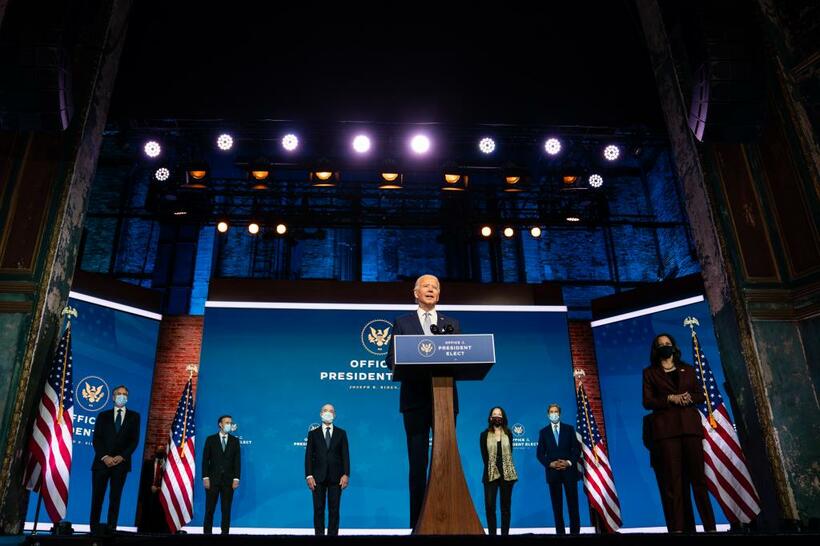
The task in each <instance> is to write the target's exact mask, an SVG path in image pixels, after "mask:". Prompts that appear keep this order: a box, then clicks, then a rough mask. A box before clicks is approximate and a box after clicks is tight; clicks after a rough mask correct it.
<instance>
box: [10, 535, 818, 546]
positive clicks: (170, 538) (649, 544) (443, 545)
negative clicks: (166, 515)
mask: <svg viewBox="0 0 820 546" xmlns="http://www.w3.org/2000/svg"><path fill="white" fill-rule="evenodd" d="M818 539H820V534H818V533H800V534H797V533H795V534H733V533H721V532H718V533H710V534H704V533H698V534H695V535H686V534H681V535H670V534H667V533H629V534H615V535H592V534H581V535H575V536H566V535H565V536H557V535H535V534H527V535H511V536H507V537H501V536H494V537H490V536H477V537H474V536H410V535H407V536H383V535H380V536H365V535H347V536H339V537H334V538H332V539H330V538H328V537H315V536H294V535H239V534H235V535H234V534H232V535H225V536H223V535H218V534H217V535H210V536H205V535H198V534H197V535H194V534H191V535H150V534H139V533H117V534H116V535H113V536H108V537H92V536H90V535H87V534H76V535H72V536H62V537H60V536H52V535H48V534H38V535H33V536H32V535H28V536H25V537H20V540H21V541H20V542H19V543H18V544H26V545H31V546H50V545H54V546H56V545H58V544H68V545H72V546H86V545H88V546H103V545H121V546H143V545H149V544H161V545H163V546H175V545H179V546H193V545H199V544H203V545H209V544H233V545H237V546H244V545H248V546H257V545H262V544H274V545H279V546H290V545H293V546H309V545H313V544H320V543H321V544H327V541H328V540H333V541H334V542H338V543H340V544H344V545H346V546H359V545H361V546H383V545H387V546H404V545H412V546H422V545H425V546H428V545H429V546H452V545H453V544H454V543H458V544H476V545H484V544H487V545H489V544H516V545H524V546H541V545H543V544H544V543H545V542H552V543H560V544H572V545H578V546H580V545H584V544H594V545H595V546H610V545H612V546H655V545H657V546H662V545H663V546H669V545H670V544H678V545H680V546H684V545H690V544H691V543H692V541H693V540H696V541H697V543H698V546H733V545H737V546H741V545H744V546H748V544H749V541H750V540H752V541H754V542H758V541H766V542H768V543H771V544H781V543H783V542H784V541H788V545H789V546H803V545H808V544H817V541H818ZM4 544H9V543H6V542H4Z"/></svg>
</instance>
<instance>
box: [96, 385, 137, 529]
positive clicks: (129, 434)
mask: <svg viewBox="0 0 820 546" xmlns="http://www.w3.org/2000/svg"><path fill="white" fill-rule="evenodd" d="M112 394H113V399H114V408H113V409H110V410H106V411H103V412H100V414H99V415H98V416H97V421H96V422H95V423H94V435H93V437H92V444H93V446H94V462H93V463H92V464H91V516H90V517H89V523H90V526H91V532H92V533H93V534H100V532H101V531H103V528H102V527H101V526H100V513H101V512H102V505H103V501H104V500H105V490H106V489H108V486H109V482H110V484H111V487H110V489H109V492H108V519H107V520H106V526H107V530H108V531H109V532H114V531H116V530H117V520H118V519H119V514H120V498H121V497H122V488H123V487H124V486H125V478H126V477H127V476H128V473H129V472H130V471H131V454H132V453H134V450H135V449H137V444H139V440H140V415H139V413H137V412H136V411H133V410H126V409H125V405H126V404H127V403H128V388H127V387H126V386H125V385H120V386H118V387H117V388H115V389H114V392H113V393H112Z"/></svg>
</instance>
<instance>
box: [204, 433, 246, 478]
mask: <svg viewBox="0 0 820 546" xmlns="http://www.w3.org/2000/svg"><path fill="white" fill-rule="evenodd" d="M241 472H242V458H241V457H240V453H239V438H237V437H236V436H234V435H232V434H228V442H227V443H226V445H225V451H222V441H221V440H220V439H219V433H216V434H212V435H210V436H208V437H207V438H206V439H205V449H203V450H202V477H203V478H209V481H210V482H211V485H229V484H231V483H233V480H234V479H237V480H238V479H239V478H240V474H241Z"/></svg>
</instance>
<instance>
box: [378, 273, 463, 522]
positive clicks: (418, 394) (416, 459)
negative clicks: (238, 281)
mask: <svg viewBox="0 0 820 546" xmlns="http://www.w3.org/2000/svg"><path fill="white" fill-rule="evenodd" d="M440 294H441V285H440V284H439V281H438V278H436V277H435V276H434V275H422V276H421V277H419V278H418V279H416V284H415V286H414V288H413V296H414V297H415V299H416V302H417V303H418V309H416V310H415V311H414V312H412V313H409V314H407V315H402V316H399V317H397V318H396V320H394V321H393V335H392V336H391V337H390V345H389V348H388V350H387V356H386V358H385V360H386V363H387V367H388V368H389V369H390V370H391V371H393V364H394V355H393V338H394V337H395V336H397V335H428V336H429V335H435V334H444V333H446V334H460V333H461V328H460V327H459V324H458V321H457V320H455V319H453V318H450V317H445V316H444V315H442V314H441V313H439V312H437V311H436V304H437V303H438V300H439V296H440ZM453 408H454V410H455V413H456V415H458V391H457V390H456V387H455V385H453ZM399 411H400V412H401V413H402V416H403V418H404V432H405V434H406V435H407V458H408V462H409V467H410V472H409V483H410V527H411V528H414V527H415V526H416V522H417V521H418V518H419V514H420V513H421V507H422V504H423V502H424V493H425V490H426V488H427V467H428V464H429V459H430V456H429V454H430V451H429V445H430V429H431V428H432V426H433V387H432V376H431V375H421V376H419V375H414V376H413V377H408V378H405V379H402V381H401V392H400V395H399Z"/></svg>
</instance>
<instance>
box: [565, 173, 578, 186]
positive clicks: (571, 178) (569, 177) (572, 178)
mask: <svg viewBox="0 0 820 546" xmlns="http://www.w3.org/2000/svg"><path fill="white" fill-rule="evenodd" d="M561 181H562V182H563V183H564V184H567V185H569V184H575V183H576V182H577V181H578V177H577V176H576V175H574V174H565V175H564V176H562V177H561Z"/></svg>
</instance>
